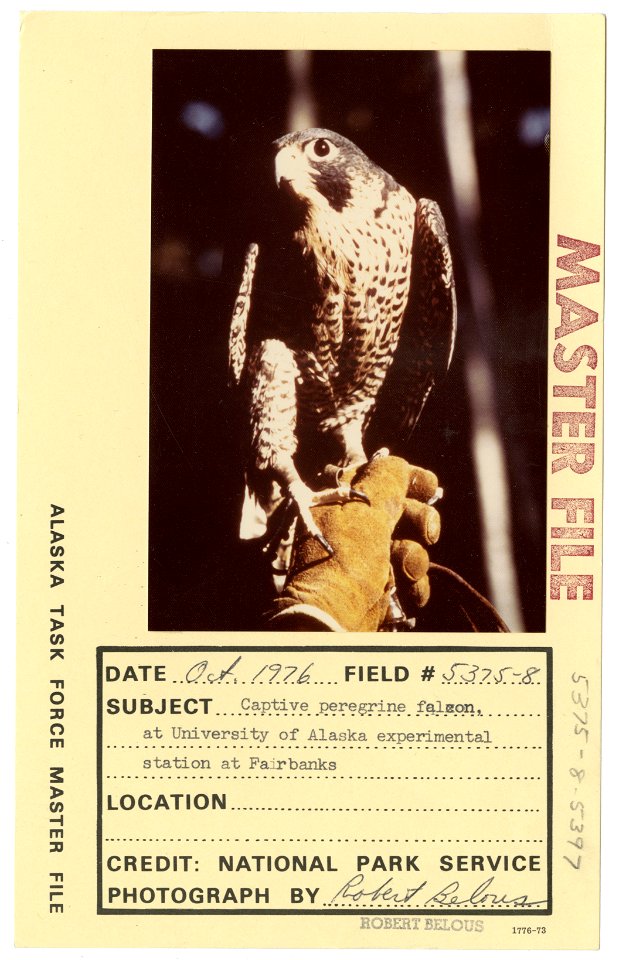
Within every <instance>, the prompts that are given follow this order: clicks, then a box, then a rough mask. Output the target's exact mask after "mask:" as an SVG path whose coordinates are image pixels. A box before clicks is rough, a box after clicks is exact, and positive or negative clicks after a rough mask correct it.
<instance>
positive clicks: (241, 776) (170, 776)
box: [105, 773, 542, 780]
mask: <svg viewBox="0 0 619 960" xmlns="http://www.w3.org/2000/svg"><path fill="white" fill-rule="evenodd" d="M105 779H106V780H205V779H208V780H307V779H308V777H306V776H302V775H301V776H293V775H292V774H290V775H288V776H285V775H283V774H273V775H269V776H267V775H266V774H261V773H257V774H253V775H252V774H247V775H244V774H218V773H208V774H207V775H206V776H205V775H204V774H195V775H193V776H191V775H189V774H167V775H166V774H164V773H162V774H147V773H145V774H141V773H135V774H133V773H125V774H122V773H119V774H116V775H113V774H110V773H108V774H106V776H105ZM309 779H312V780H541V779H542V778H541V777H438V776H434V777H414V776H410V777H407V776H404V777H395V776H394V777H370V776H362V775H360V776H354V775H351V774H339V773H335V774H333V775H332V776H324V777H323V776H316V777H311V778H309Z"/></svg>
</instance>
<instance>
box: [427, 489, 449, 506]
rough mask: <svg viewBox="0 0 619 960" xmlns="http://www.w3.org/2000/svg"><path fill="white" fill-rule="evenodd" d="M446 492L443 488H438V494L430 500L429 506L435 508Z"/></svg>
mask: <svg viewBox="0 0 619 960" xmlns="http://www.w3.org/2000/svg"><path fill="white" fill-rule="evenodd" d="M444 492H445V491H444V490H443V488H442V487H437V488H436V493H435V494H434V496H433V497H430V499H429V500H428V506H429V507H433V506H434V504H435V503H438V501H439V500H442V499H443V494H444Z"/></svg>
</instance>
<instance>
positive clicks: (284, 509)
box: [263, 480, 370, 557]
mask: <svg viewBox="0 0 619 960" xmlns="http://www.w3.org/2000/svg"><path fill="white" fill-rule="evenodd" d="M355 501H356V502H358V503H365V504H367V505H368V506H369V505H370V498H369V497H368V496H367V494H365V493H363V491H362V490H356V489H355V488H354V487H351V486H350V485H349V484H347V483H340V484H339V485H338V486H337V487H333V488H331V489H327V490H317V491H314V490H310V488H309V487H308V486H306V484H304V483H303V482H302V481H301V480H293V481H292V483H290V484H289V486H288V488H287V496H286V498H285V500H284V501H283V503H282V504H281V506H280V507H278V509H277V511H276V512H275V514H274V515H273V521H272V529H271V531H270V535H269V539H268V541H267V543H266V544H265V546H264V547H263V550H264V552H265V553H272V552H273V551H276V550H277V548H278V546H279V544H280V543H281V542H282V540H285V539H286V538H287V536H288V534H289V532H290V528H291V527H292V524H293V522H295V521H296V520H297V519H300V520H301V523H302V524H303V526H304V527H305V529H306V530H307V532H308V533H309V535H310V536H311V537H314V538H315V539H316V540H317V541H318V543H319V544H320V545H321V547H322V548H323V550H324V551H325V553H327V554H328V556H330V557H332V556H333V554H334V552H335V551H334V549H333V547H332V546H331V544H330V543H329V541H328V540H327V539H326V537H325V536H324V535H323V533H322V532H321V530H320V528H319V527H318V524H317V523H316V521H315V520H314V518H313V517H312V514H311V511H312V509H313V508H314V507H324V506H327V505H329V504H334V503H340V504H343V503H353V502H355Z"/></svg>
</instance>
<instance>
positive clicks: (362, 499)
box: [349, 487, 371, 507]
mask: <svg viewBox="0 0 619 960" xmlns="http://www.w3.org/2000/svg"><path fill="white" fill-rule="evenodd" d="M349 497H350V499H351V500H358V501H359V503H367V505H368V507H370V506H371V503H370V498H369V497H368V495H367V493H364V492H363V490H355V488H354V487H351V488H350V494H349Z"/></svg>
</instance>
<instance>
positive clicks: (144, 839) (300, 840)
mask: <svg viewBox="0 0 619 960" xmlns="http://www.w3.org/2000/svg"><path fill="white" fill-rule="evenodd" d="M103 839H104V841H105V843H401V842H402V837H395V838H393V837H392V838H389V837H382V838H381V837H104V838H103ZM407 842H408V843H546V841H545V840H506V839H505V838H504V837H501V838H500V839H499V840H488V839H481V838H480V839H475V838H474V837H473V838H472V839H470V838H469V839H468V840H464V839H462V838H461V837H456V838H455V839H454V838H453V837H452V838H441V839H440V840H428V839H423V838H421V837H408V838H407Z"/></svg>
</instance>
